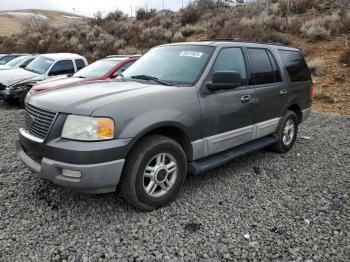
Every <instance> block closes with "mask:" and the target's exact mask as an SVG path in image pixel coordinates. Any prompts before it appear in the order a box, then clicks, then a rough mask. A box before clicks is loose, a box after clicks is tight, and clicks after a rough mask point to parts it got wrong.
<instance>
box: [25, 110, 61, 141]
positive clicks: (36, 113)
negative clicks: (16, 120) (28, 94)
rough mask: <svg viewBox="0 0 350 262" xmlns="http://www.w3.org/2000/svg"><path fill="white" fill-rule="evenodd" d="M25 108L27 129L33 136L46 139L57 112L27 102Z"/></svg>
mask: <svg viewBox="0 0 350 262" xmlns="http://www.w3.org/2000/svg"><path fill="white" fill-rule="evenodd" d="M25 108H26V112H25V129H26V130H27V132H29V134H31V135H32V136H35V137H37V138H40V139H45V138H46V137H47V134H48V133H49V131H50V127H51V124H52V123H53V121H54V120H55V117H56V115H57V113H54V112H50V111H47V110H44V109H40V108H37V107H35V106H32V105H30V104H26V106H25Z"/></svg>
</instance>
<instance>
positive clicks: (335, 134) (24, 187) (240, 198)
mask: <svg viewBox="0 0 350 262" xmlns="http://www.w3.org/2000/svg"><path fill="white" fill-rule="evenodd" d="M22 115H23V111H22V110H19V109H13V108H6V106H4V105H3V104H2V103H1V102H0V135H1V136H0V137H1V139H0V156H1V160H0V161H1V163H0V260H1V261H30V260H32V261H111V260H112V261H116V260H118V261H151V260H157V261H165V260H171V261H199V260H200V261H218V260H220V261H223V260H234V261H308V262H310V261H349V260H350V231H349V229H350V160H349V156H350V138H349V135H350V134H349V133H350V118H346V117H339V116H334V115H324V114H312V117H311V119H309V120H308V121H307V122H306V123H305V124H303V125H302V126H301V130H300V135H299V139H298V141H297V143H296V145H295V147H294V149H293V150H292V151H291V152H289V153H288V154H287V155H278V154H275V153H272V152H269V151H262V152H258V153H254V154H251V155H249V156H246V157H243V158H241V159H238V160H236V161H233V162H232V163H230V164H228V165H226V166H223V167H221V168H217V169H215V170H213V171H211V172H208V173H206V174H205V175H203V176H189V177H188V179H187V182H186V184H185V187H184V190H183V192H182V194H181V195H180V197H179V198H178V199H177V201H175V202H174V203H172V204H171V205H170V206H168V207H166V208H163V209H161V210H157V211H154V212H151V213H141V212H139V211H136V210H134V209H132V208H131V207H130V206H128V205H127V204H126V203H125V202H124V201H123V200H122V199H120V198H119V197H117V196H116V194H107V195H98V196H91V195H83V194H79V193H74V192H70V191H67V190H65V189H62V188H59V187H56V186H54V185H52V184H50V183H49V182H47V181H45V180H41V179H39V178H37V177H36V176H35V175H33V174H31V173H30V172H29V171H28V170H27V169H26V168H25V166H24V165H23V164H22V163H21V162H20V161H19V160H18V159H17V157H16V153H15V144H14V143H15V140H16V137H17V135H16V130H17V128H19V127H20V125H21V123H22ZM301 136H305V137H306V138H301ZM308 138H310V139H308Z"/></svg>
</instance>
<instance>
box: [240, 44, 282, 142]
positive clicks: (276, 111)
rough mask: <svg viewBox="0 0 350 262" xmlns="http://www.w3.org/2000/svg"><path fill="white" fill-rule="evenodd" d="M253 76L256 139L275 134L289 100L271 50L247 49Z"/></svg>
mask: <svg viewBox="0 0 350 262" xmlns="http://www.w3.org/2000/svg"><path fill="white" fill-rule="evenodd" d="M246 51H247V54H248V57H249V61H250V68H251V74H252V79H251V81H252V84H253V85H254V89H255V96H254V105H255V106H254V112H255V113H254V122H255V124H257V135H256V138H259V137H262V136H265V135H268V134H271V133H274V132H275V130H276V128H277V125H278V122H279V118H280V117H281V115H282V111H283V109H284V106H285V104H286V103H287V99H288V96H287V94H288V90H287V89H285V86H284V83H283V82H282V77H281V71H280V68H279V66H278V64H277V62H276V59H275V57H274V56H273V54H272V52H271V51H270V50H269V49H265V48H246Z"/></svg>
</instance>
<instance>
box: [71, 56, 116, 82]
mask: <svg viewBox="0 0 350 262" xmlns="http://www.w3.org/2000/svg"><path fill="white" fill-rule="evenodd" d="M120 62H121V60H99V61H96V62H94V63H92V64H91V65H88V66H87V67H84V68H83V69H81V70H80V71H78V72H76V73H75V74H74V75H73V77H81V78H89V77H99V76H102V75H104V74H106V73H107V72H108V71H109V70H111V69H112V68H113V67H115V66H116V65H117V64H119V63H120Z"/></svg>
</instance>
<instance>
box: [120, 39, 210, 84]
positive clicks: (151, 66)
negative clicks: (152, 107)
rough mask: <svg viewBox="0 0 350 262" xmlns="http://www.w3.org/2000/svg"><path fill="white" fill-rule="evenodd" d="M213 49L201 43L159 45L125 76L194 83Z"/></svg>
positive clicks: (174, 82) (167, 81)
mask: <svg viewBox="0 0 350 262" xmlns="http://www.w3.org/2000/svg"><path fill="white" fill-rule="evenodd" d="M213 50H214V47H209V46H199V45H198V46H196V45H178V46H161V47H157V48H154V49H152V50H150V51H149V52H148V53H146V54H145V55H144V56H142V57H141V58H140V59H139V60H138V61H137V62H135V64H133V65H132V66H131V67H129V69H127V70H126V71H125V72H124V73H123V76H124V77H125V78H134V79H137V78H138V79H143V80H151V79H150V77H152V78H153V79H158V80H160V81H162V82H166V83H168V84H185V85H193V84H194V83H195V82H196V81H197V80H198V78H199V77H200V75H201V73H202V71H203V69H204V67H205V66H206V64H207V62H208V60H209V58H210V56H211V54H212V52H213ZM145 76H147V77H145Z"/></svg>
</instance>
